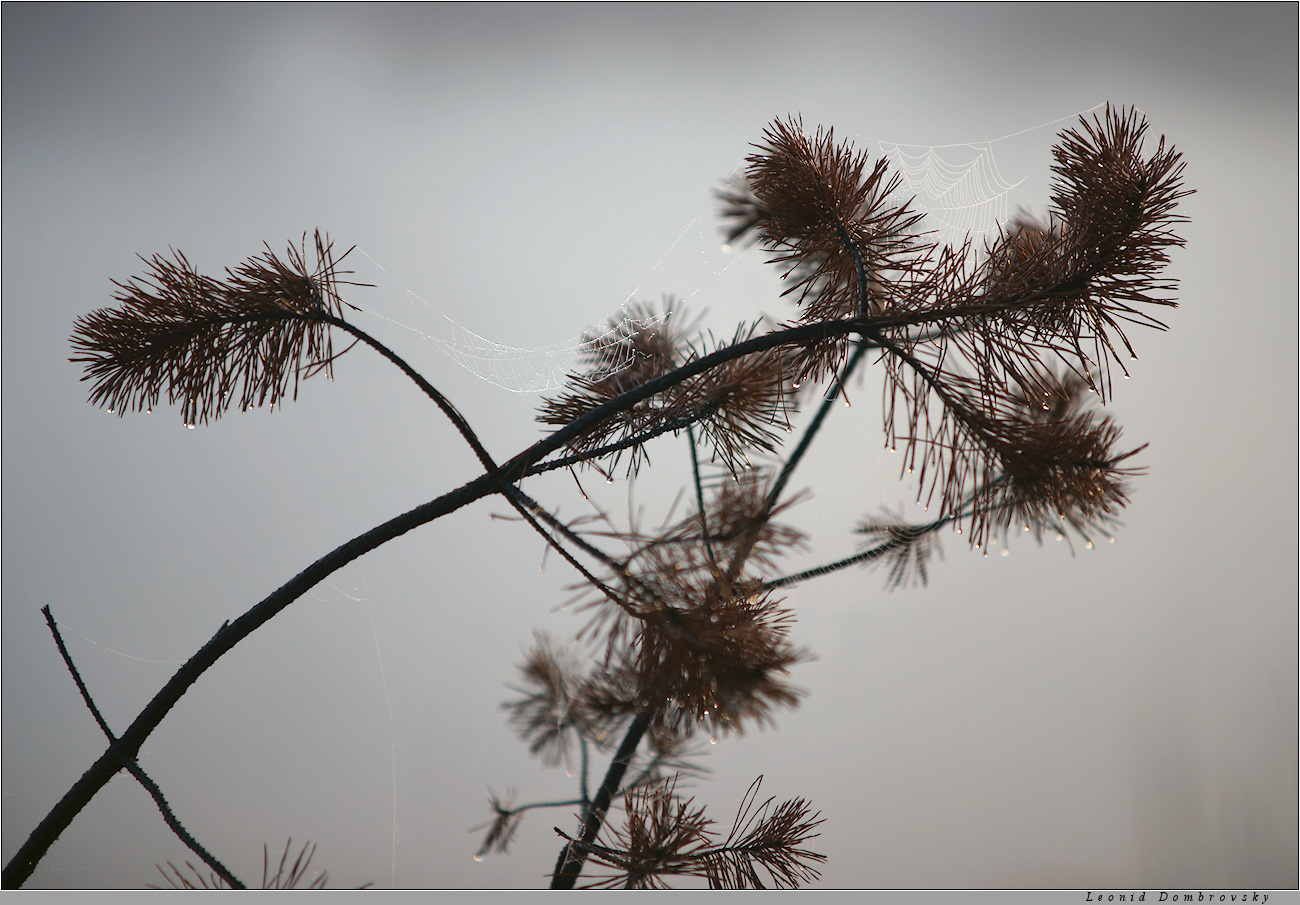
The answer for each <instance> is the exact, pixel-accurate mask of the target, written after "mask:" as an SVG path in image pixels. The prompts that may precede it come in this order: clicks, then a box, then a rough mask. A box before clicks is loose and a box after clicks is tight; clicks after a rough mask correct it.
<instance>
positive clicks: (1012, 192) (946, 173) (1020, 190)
mask: <svg viewBox="0 0 1300 905" xmlns="http://www.w3.org/2000/svg"><path fill="white" fill-rule="evenodd" d="M1100 107H1101V105H1100V104H1099V105H1097V106H1094V107H1091V108H1089V109H1087V110H1084V111H1082V112H1081V113H1079V114H1075V115H1072V116H1069V117H1063V118H1061V119H1056V120H1052V121H1050V122H1046V123H1041V124H1039V125H1037V126H1033V127H1031V128H1028V129H1023V130H1021V131H1019V132H1013V133H1011V134H1009V135H1004V136H1002V137H1001V138H995V139H990V140H985V141H975V142H965V143H957V144H946V145H917V144H906V143H901V142H893V141H885V140H882V139H869V138H866V137H862V136H859V137H857V139H856V142H855V143H856V144H857V145H858V146H859V147H860V148H863V149H866V150H869V151H872V152H874V155H875V156H878V157H885V158H887V159H888V160H889V162H890V165H891V168H892V169H893V171H894V172H896V173H898V174H899V175H900V176H901V177H902V179H903V186H902V189H901V191H902V193H903V195H904V197H906V196H907V195H914V196H915V199H916V200H915V202H914V206H915V207H916V208H917V209H918V210H921V211H923V212H924V213H925V214H926V218H925V221H923V225H924V228H925V229H927V230H931V231H933V233H934V237H935V238H937V239H938V240H939V241H940V242H943V243H946V244H949V245H954V246H959V245H960V244H961V243H962V241H964V240H965V239H966V238H968V237H969V239H970V241H971V246H970V247H971V253H972V254H978V253H979V252H980V251H981V250H982V249H983V247H984V244H985V242H986V241H987V240H991V239H992V238H993V236H994V235H996V232H997V230H998V228H999V225H1000V224H1006V223H1007V222H1008V221H1009V220H1010V219H1011V218H1012V217H1014V216H1015V215H1016V214H1017V213H1019V212H1020V207H1019V206H1018V205H1022V204H1025V203H1026V202H1028V203H1029V204H1032V205H1033V206H1034V208H1035V210H1033V211H1026V212H1028V213H1033V212H1036V213H1037V214H1038V215H1040V216H1041V215H1043V214H1044V213H1045V211H1044V209H1043V208H1044V207H1045V205H1046V201H1047V196H1046V185H1047V176H1048V167H1049V163H1050V157H1049V151H1050V147H1051V144H1052V142H1053V141H1054V140H1055V138H1056V135H1057V133H1058V132H1059V131H1060V129H1061V128H1063V127H1064V126H1067V125H1069V124H1070V123H1071V122H1073V121H1075V120H1077V118H1078V117H1079V116H1081V115H1090V114H1092V113H1094V112H1096V111H1097V110H1098V109H1099V108H1100ZM741 169H743V167H738V168H737V170H736V171H735V173H733V177H738V175H739V173H740V171H741ZM1008 173H1009V174H1012V175H1011V176H1008V175H1007V174H1008ZM711 234H713V228H712V226H711V225H710V221H709V218H708V216H707V215H705V216H703V217H694V218H692V219H691V221H690V222H689V223H687V225H686V226H685V227H684V228H683V229H682V231H681V233H680V234H679V235H678V236H677V238H676V239H675V240H674V241H673V243H672V244H671V245H670V246H669V247H668V249H667V250H666V251H665V252H664V253H663V255H662V256H661V257H660V259H659V261H658V263H656V264H655V265H654V267H653V268H652V270H651V273H652V274H653V275H654V276H655V279H656V282H658V283H659V284H660V285H657V286H653V287H650V288H651V290H652V292H651V297H653V298H657V297H658V296H659V294H660V293H661V292H662V291H673V290H681V289H683V288H687V287H691V288H692V291H691V292H690V293H689V294H688V295H687V296H686V298H687V299H689V298H690V297H691V296H694V295H697V294H699V293H700V290H701V289H702V288H703V286H704V284H705V283H708V282H710V281H711V280H712V278H716V277H720V276H721V275H722V273H723V272H724V271H725V270H727V269H728V268H730V267H731V265H732V264H734V263H735V262H736V261H737V260H738V259H739V258H740V257H741V256H739V255H733V256H731V258H730V259H729V260H728V259H727V255H728V254H729V252H730V249H729V248H727V247H726V246H721V247H720V246H719V245H717V244H715V243H713V242H712V241H711V239H710V235H711ZM358 251H359V252H360V253H361V254H362V255H364V257H365V258H366V259H368V260H369V262H370V263H371V264H373V265H374V266H375V267H376V268H378V269H379V270H380V271H382V272H383V274H384V277H385V278H386V279H381V281H380V282H388V283H389V284H391V285H400V284H399V283H398V281H396V280H394V279H392V278H391V277H388V276H387V271H386V270H384V268H383V266H382V265H380V264H379V262H378V261H376V260H375V259H374V258H373V257H371V256H370V255H369V254H367V253H366V252H365V251H363V250H361V249H358ZM683 259H687V260H689V261H690V262H691V266H686V267H685V268H682V267H681V266H680V265H681V264H682V261H683ZM666 262H667V263H668V265H669V266H664V265H665V263H666ZM701 264H702V265H703V266H704V267H705V268H706V270H703V271H698V270H696V271H695V273H694V274H682V273H680V272H679V271H680V270H682V269H685V270H688V271H690V270H695V267H696V266H698V265H701ZM661 271H667V273H666V274H664V275H662V276H661V275H660V273H661ZM683 280H684V282H683ZM644 282H645V281H643V284H644ZM673 283H676V285H672V284H673ZM402 291H403V293H404V294H405V295H406V296H407V297H408V299H409V300H410V301H412V302H413V303H415V304H417V305H418V306H419V307H420V308H423V309H426V310H432V309H434V307H435V306H433V305H432V304H430V303H429V302H427V301H426V300H424V299H423V298H421V297H420V296H418V295H416V294H415V293H414V292H412V291H411V290H410V289H403V290H402ZM641 291H642V290H641V287H637V289H636V290H634V291H633V293H631V294H629V296H628V297H627V298H626V299H625V300H624V303H623V304H624V311H625V312H626V311H627V310H628V307H627V306H628V305H629V304H630V303H631V302H633V301H635V300H637V299H638V298H640V293H641ZM704 303H705V304H706V305H710V306H712V305H713V304H715V302H714V300H713V299H706V300H705V302H704ZM366 313H368V314H371V315H373V316H375V317H378V318H381V319H383V320H386V321H389V322H390V323H392V324H395V325H397V326H400V327H402V328H404V329H406V330H410V331H412V332H415V333H417V334H419V335H420V336H421V337H422V338H423V339H425V340H426V341H428V342H430V343H432V344H434V345H435V346H437V347H438V348H439V349H440V350H441V351H442V352H443V353H444V354H446V355H447V356H448V357H450V358H451V359H452V360H453V361H455V362H456V363H457V364H459V365H460V366H461V367H463V368H465V369H466V370H467V371H469V372H470V373H472V374H474V375H475V376H477V377H479V378H480V379H482V380H484V381H486V382H488V383H490V384H492V385H493V386H496V387H499V388H501V389H503V390H509V391H510V392H512V393H544V392H551V391H554V390H557V389H559V388H560V387H562V386H564V384H565V379H566V377H567V375H568V374H570V373H572V372H573V371H575V370H577V369H578V356H579V355H580V354H581V352H582V351H583V349H584V347H585V346H586V343H587V338H588V337H589V336H592V335H595V336H598V337H599V336H603V335H605V334H607V333H609V329H610V328H609V327H608V326H607V325H602V326H599V327H596V328H593V329H591V330H584V331H582V332H579V333H578V334H577V335H575V336H571V337H570V338H568V339H564V340H561V341H559V342H556V343H553V344H551V345H546V346H530V347H522V346H514V345H508V344H505V343H500V342H496V341H494V340H492V339H490V338H489V337H487V336H484V335H483V334H481V333H478V332H476V331H474V330H471V329H469V328H468V327H465V326H464V325H462V324H460V323H458V322H456V321H455V320H453V319H452V318H451V317H448V316H447V315H445V314H440V315H439V318H440V319H441V320H442V321H443V322H444V326H443V328H442V329H441V330H438V331H436V332H425V331H423V330H420V329H417V328H416V327H413V326H410V325H409V324H407V323H404V322H402V321H401V320H398V319H396V318H393V317H388V316H386V315H384V314H382V313H380V312H378V311H375V310H373V309H367V311H366ZM656 320H658V319H656ZM648 326H654V322H651V323H650V324H648Z"/></svg>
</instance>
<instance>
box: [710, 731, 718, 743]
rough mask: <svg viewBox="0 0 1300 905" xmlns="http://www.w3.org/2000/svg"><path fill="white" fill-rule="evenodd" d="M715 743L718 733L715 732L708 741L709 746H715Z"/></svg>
mask: <svg viewBox="0 0 1300 905" xmlns="http://www.w3.org/2000/svg"><path fill="white" fill-rule="evenodd" d="M717 743H718V733H716V732H715V733H713V736H712V737H711V738H710V739H709V744H710V745H716V744H717Z"/></svg>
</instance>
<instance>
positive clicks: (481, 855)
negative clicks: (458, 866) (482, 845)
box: [474, 852, 483, 862]
mask: <svg viewBox="0 0 1300 905" xmlns="http://www.w3.org/2000/svg"><path fill="white" fill-rule="evenodd" d="M474 860H475V861H479V862H481V861H482V860H483V854H482V853H481V852H480V853H479V854H477V855H475V856H474Z"/></svg>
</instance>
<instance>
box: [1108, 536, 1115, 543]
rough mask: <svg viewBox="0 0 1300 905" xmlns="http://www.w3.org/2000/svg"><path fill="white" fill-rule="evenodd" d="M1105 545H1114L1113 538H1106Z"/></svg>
mask: <svg viewBox="0 0 1300 905" xmlns="http://www.w3.org/2000/svg"><path fill="white" fill-rule="evenodd" d="M1106 543H1108V544H1113V543H1115V538H1113V537H1112V538H1108V539H1107V540H1106Z"/></svg>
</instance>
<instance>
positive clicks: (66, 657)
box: [41, 605, 247, 889]
mask: <svg viewBox="0 0 1300 905" xmlns="http://www.w3.org/2000/svg"><path fill="white" fill-rule="evenodd" d="M41 612H42V613H44V614H45V624H46V625H48V626H49V627H50V634H51V635H53V636H54V645H55V647H57V648H58V649H59V656H61V657H62V658H63V663H64V665H65V666H67V667H68V672H70V673H71V674H72V681H74V682H75V683H77V691H79V692H81V699H82V700H83V701H85V702H86V708H87V709H88V710H90V714H91V716H93V717H94V718H95V722H96V723H98V724H99V728H100V730H101V731H102V732H103V733H104V735H106V736H108V741H109V744H110V745H111V744H113V743H115V742H116V741H117V738H116V737H115V736H114V735H113V730H112V729H110V728H109V726H108V722H107V721H106V720H105V719H104V716H103V714H101V713H100V712H99V708H98V707H97V706H96V705H95V701H94V699H93V698H92V697H91V696H90V690H89V689H88V688H86V683H85V682H84V681H82V678H81V673H80V672H79V671H78V670H77V665H76V664H75V663H73V662H72V655H71V654H70V653H68V648H67V645H65V644H64V643H63V635H62V634H61V633H60V632H59V626H58V623H56V622H55V621H54V614H53V612H51V611H50V607H49V606H48V605H46V606H43V607H41ZM124 766H125V767H126V769H127V770H128V771H129V772H130V774H131V775H132V776H134V777H135V778H136V781H137V782H139V783H140V785H142V786H143V787H144V789H145V791H146V792H148V793H149V795H150V797H152V798H153V800H154V804H156V805H157V806H158V810H159V811H161V812H162V816H163V821H164V822H166V824H167V826H168V827H170V828H171V831H172V832H173V833H175V834H176V838H177V839H179V840H180V841H181V842H182V843H184V844H185V846H186V847H187V848H189V850H190V851H192V852H194V854H196V855H198V856H199V857H200V858H202V859H203V863H204V864H206V865H207V866H208V867H210V868H212V870H213V871H215V872H216V874H217V876H219V877H221V879H223V880H225V881H226V882H227V883H229V884H230V886H231V888H233V889H246V888H247V887H246V886H245V885H244V884H243V883H242V882H240V880H239V878H238V877H236V876H235V875H234V874H232V873H231V872H230V871H229V870H227V869H226V866H225V865H224V864H222V863H221V862H220V861H218V860H217V859H216V857H214V856H213V855H212V854H211V853H210V852H209V851H208V850H207V849H205V848H204V847H203V846H202V845H200V844H199V841H198V840H197V839H195V838H194V837H193V836H191V835H190V833H189V831H188V830H187V829H185V827H184V826H183V825H182V824H181V822H180V820H179V819H178V818H177V817H176V814H175V813H174V812H173V811H172V809H171V805H169V804H168V803H167V799H166V798H165V797H164V796H163V793H162V789H160V788H158V784H157V783H156V782H154V781H153V779H152V778H151V777H150V776H149V774H147V773H145V772H144V769H143V768H142V767H141V766H140V765H139V764H138V763H136V762H135V761H134V760H132V761H128V762H127V763H126V764H124Z"/></svg>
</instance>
